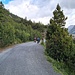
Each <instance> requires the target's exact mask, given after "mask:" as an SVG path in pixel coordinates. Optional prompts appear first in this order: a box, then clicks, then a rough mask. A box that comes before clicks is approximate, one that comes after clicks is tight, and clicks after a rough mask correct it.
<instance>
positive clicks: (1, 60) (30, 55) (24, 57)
mask: <svg viewBox="0 0 75 75" xmlns="http://www.w3.org/2000/svg"><path fill="white" fill-rule="evenodd" d="M0 75H61V74H59V73H57V72H55V71H54V69H53V67H52V64H50V63H49V62H48V61H47V60H46V58H45V55H44V48H43V47H42V46H41V45H39V44H36V43H34V42H28V43H23V44H19V45H16V46H15V47H13V48H10V49H8V50H6V51H4V52H2V53H0Z"/></svg>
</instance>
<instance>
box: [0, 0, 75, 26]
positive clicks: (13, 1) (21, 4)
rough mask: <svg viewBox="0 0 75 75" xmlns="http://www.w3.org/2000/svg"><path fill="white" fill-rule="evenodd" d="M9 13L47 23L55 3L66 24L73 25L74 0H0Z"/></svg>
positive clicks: (74, 23) (74, 20)
mask: <svg viewBox="0 0 75 75" xmlns="http://www.w3.org/2000/svg"><path fill="white" fill-rule="evenodd" d="M0 1H2V2H3V4H4V6H5V8H6V9H8V10H9V11H10V12H11V13H13V14H15V15H17V16H19V17H22V18H25V17H27V19H28V20H29V19H31V20H32V21H35V22H39V21H40V22H41V23H43V24H48V23H49V21H50V19H51V18H52V17H53V11H54V10H55V9H56V6H57V4H58V3H59V5H60V6H61V10H63V12H64V15H65V17H68V19H67V20H66V26H65V27H68V26H70V25H75V0H0Z"/></svg>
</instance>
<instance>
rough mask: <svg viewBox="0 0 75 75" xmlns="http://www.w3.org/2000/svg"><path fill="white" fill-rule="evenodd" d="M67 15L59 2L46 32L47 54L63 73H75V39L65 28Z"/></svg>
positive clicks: (70, 74) (65, 74)
mask: <svg viewBox="0 0 75 75" xmlns="http://www.w3.org/2000/svg"><path fill="white" fill-rule="evenodd" d="M66 20H67V17H65V15H64V14H63V10H61V7H60V6H59V4H58V5H57V7H56V9H55V10H54V11H53V17H52V18H51V19H50V23H49V25H48V29H47V34H46V50H45V51H46V55H47V58H48V60H49V61H50V62H52V63H53V65H54V66H56V67H57V69H59V70H60V71H61V72H62V73H63V75H75V41H73V39H72V36H71V35H70V34H69V33H68V30H67V29H66V28H65V24H66Z"/></svg>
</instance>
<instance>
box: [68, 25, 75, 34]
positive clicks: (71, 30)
mask: <svg viewBox="0 0 75 75" xmlns="http://www.w3.org/2000/svg"><path fill="white" fill-rule="evenodd" d="M68 31H69V33H70V34H75V25H71V26H69V27H68Z"/></svg>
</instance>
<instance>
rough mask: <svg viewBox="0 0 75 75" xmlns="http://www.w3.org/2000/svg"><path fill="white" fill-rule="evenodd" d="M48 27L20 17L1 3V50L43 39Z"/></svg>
mask: <svg viewBox="0 0 75 75" xmlns="http://www.w3.org/2000/svg"><path fill="white" fill-rule="evenodd" d="M45 29H46V26H45V25H44V24H42V23H40V22H39V23H35V22H32V21H31V20H27V17H25V19H23V18H20V17H18V16H17V15H14V14H12V13H10V12H9V11H8V10H6V9H5V8H4V5H3V3H2V2H0V48H1V47H3V48H4V47H6V46H9V45H14V44H17V43H22V42H27V41H33V40H34V37H35V36H36V37H40V38H42V33H43V32H44V30H45Z"/></svg>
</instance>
